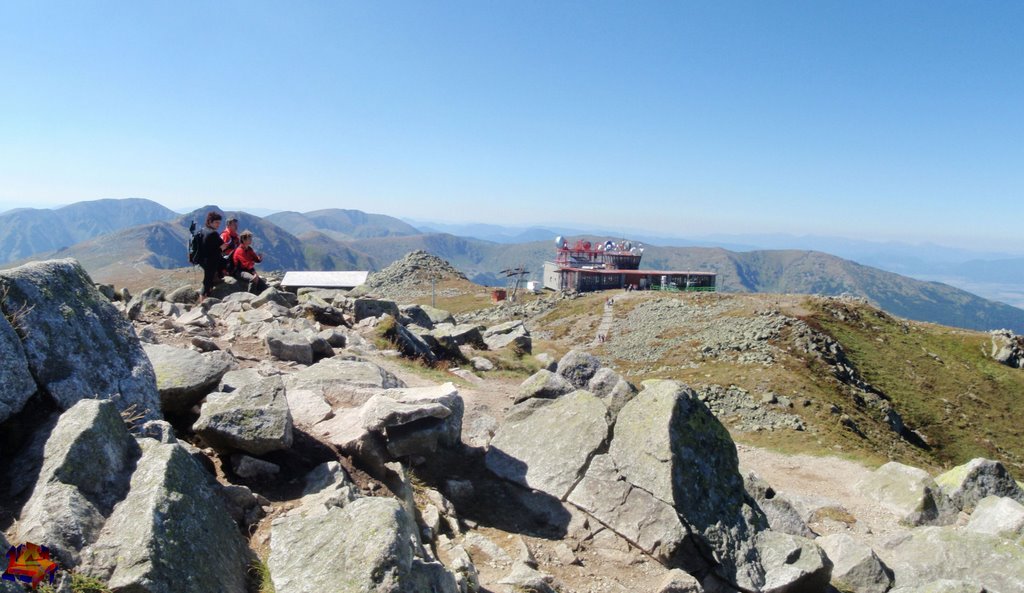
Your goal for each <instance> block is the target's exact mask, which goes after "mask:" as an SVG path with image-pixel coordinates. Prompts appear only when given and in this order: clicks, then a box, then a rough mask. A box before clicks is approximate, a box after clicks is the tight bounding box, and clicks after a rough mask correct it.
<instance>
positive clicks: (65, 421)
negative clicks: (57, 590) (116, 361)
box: [18, 399, 141, 568]
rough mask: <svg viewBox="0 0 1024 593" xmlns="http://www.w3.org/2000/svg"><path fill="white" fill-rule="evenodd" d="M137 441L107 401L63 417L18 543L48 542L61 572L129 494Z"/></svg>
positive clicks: (23, 519) (79, 406) (27, 508)
mask: <svg viewBox="0 0 1024 593" xmlns="http://www.w3.org/2000/svg"><path fill="white" fill-rule="evenodd" d="M140 455H141V451H140V449H139V446H138V445H137V444H136V442H135V439H134V438H132V436H131V435H130V434H128V430H127V429H126V428H125V426H124V422H123V421H122V420H121V415H120V414H119V413H118V411H117V408H116V406H114V404H113V403H112V402H110V401H109V400H92V399H87V400H81V401H79V402H78V403H77V404H75V405H74V406H72V407H71V408H70V409H69V410H67V411H66V412H64V413H63V414H61V416H60V419H59V420H58V421H57V424H56V426H55V427H54V428H53V431H52V432H50V436H49V438H48V439H47V440H46V446H45V448H44V452H43V465H42V469H41V470H40V472H39V477H38V478H37V480H36V485H35V488H34V489H33V491H32V496H31V497H30V498H29V500H28V502H27V503H26V504H25V507H24V508H23V509H22V513H21V518H20V520H19V522H18V536H19V540H20V541H31V542H46V545H48V546H50V547H51V549H52V550H53V552H54V554H55V555H56V556H57V557H58V558H59V559H60V561H61V564H62V565H64V566H65V567H68V568H70V567H74V566H75V565H76V564H78V561H79V551H80V550H81V549H82V548H83V547H85V546H86V545H88V544H91V543H92V542H94V541H95V540H96V538H97V537H99V533H100V529H101V528H102V527H103V522H104V520H105V517H107V516H108V515H110V513H111V511H112V510H113V508H114V505H115V504H116V503H117V502H118V501H120V500H121V499H122V498H123V497H124V496H125V494H127V492H128V483H129V479H130V477H131V472H132V469H133V466H134V464H135V460H136V459H138V457H139V456H140Z"/></svg>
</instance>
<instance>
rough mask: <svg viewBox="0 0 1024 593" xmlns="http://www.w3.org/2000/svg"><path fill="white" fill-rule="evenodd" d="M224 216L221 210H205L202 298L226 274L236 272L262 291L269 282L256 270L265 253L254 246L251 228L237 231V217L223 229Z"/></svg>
mask: <svg viewBox="0 0 1024 593" xmlns="http://www.w3.org/2000/svg"><path fill="white" fill-rule="evenodd" d="M221 220H223V217H222V216H221V213H220V212H217V211H216V210H211V211H209V212H207V213H206V224H205V225H204V226H203V228H202V230H201V231H200V233H201V241H202V244H201V247H200V250H201V251H202V254H201V258H200V260H199V261H200V265H201V266H202V268H203V293H202V298H204V299H205V298H206V297H208V296H210V294H211V291H212V290H213V287H214V285H215V284H217V283H218V282H220V281H221V279H223V278H224V277H225V276H234V277H235V278H238V279H239V280H242V281H245V282H248V283H249V285H248V289H249V292H255V293H259V292H262V291H263V290H264V289H265V288H266V287H267V283H266V281H265V280H263V278H260V275H259V274H258V273H256V264H258V263H259V262H261V261H263V256H262V255H261V254H258V253H256V250H255V249H253V247H252V231H250V230H244V231H242V232H241V233H239V232H238V219H237V218H235V217H231V218H229V219H228V222H227V228H225V229H224V232H220V223H221Z"/></svg>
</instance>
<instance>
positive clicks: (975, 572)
mask: <svg viewBox="0 0 1024 593" xmlns="http://www.w3.org/2000/svg"><path fill="white" fill-rule="evenodd" d="M878 553H879V554H880V555H882V557H883V558H885V561H886V564H888V565H889V567H891V568H892V569H893V571H894V573H895V575H896V583H895V588H897V589H898V588H902V587H920V586H921V585H923V584H928V583H935V582H937V581H943V580H948V581H961V582H964V583H968V584H971V585H973V586H975V587H984V588H986V589H987V590H989V591H999V592H1006V591H1024V550H1022V548H1021V546H1020V544H1019V543H1017V542H1015V541H1013V540H1009V539H1005V538H1002V537H999V536H994V535H988V534H982V533H975V532H969V531H963V530H959V529H955V528H953V527H921V528H918V529H913V530H911V531H910V532H909V533H908V534H906V535H902V536H897V537H895V538H894V539H892V540H890V541H889V542H886V544H885V545H884V548H880V549H879V550H878Z"/></svg>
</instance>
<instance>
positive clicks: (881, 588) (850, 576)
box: [815, 533, 893, 593]
mask: <svg viewBox="0 0 1024 593" xmlns="http://www.w3.org/2000/svg"><path fill="white" fill-rule="evenodd" d="M815 541H816V542H817V544H818V545H819V546H821V549H823V550H825V553H826V554H827V555H828V557H829V559H830V560H832V564H833V567H832V585H833V586H834V587H836V588H837V589H839V590H840V591H850V592H851V593H885V592H886V591H888V590H889V588H890V587H892V583H893V573H892V571H891V570H889V567H888V566H886V565H885V563H884V562H882V561H881V560H880V559H879V558H878V556H877V555H875V551H874V550H872V549H871V548H870V547H869V546H868V545H867V544H864V543H863V542H860V541H858V540H857V539H855V538H854V537H853V536H851V535H849V534H847V533H836V534H833V535H827V536H824V537H819V538H818V539H817V540H815Z"/></svg>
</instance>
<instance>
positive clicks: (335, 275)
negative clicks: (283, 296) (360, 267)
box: [281, 271, 370, 288]
mask: <svg viewBox="0 0 1024 593" xmlns="http://www.w3.org/2000/svg"><path fill="white" fill-rule="evenodd" d="M369 275H370V272H368V271H366V272H363V271H358V272H357V271H345V272H310V271H302V272H285V273H284V278H283V279H282V280H281V286H286V287H289V288H298V287H304V286H309V287H313V288H355V287H357V286H362V285H363V284H365V283H366V278H367V276H369Z"/></svg>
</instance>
